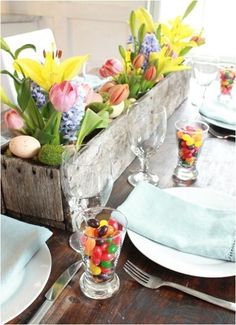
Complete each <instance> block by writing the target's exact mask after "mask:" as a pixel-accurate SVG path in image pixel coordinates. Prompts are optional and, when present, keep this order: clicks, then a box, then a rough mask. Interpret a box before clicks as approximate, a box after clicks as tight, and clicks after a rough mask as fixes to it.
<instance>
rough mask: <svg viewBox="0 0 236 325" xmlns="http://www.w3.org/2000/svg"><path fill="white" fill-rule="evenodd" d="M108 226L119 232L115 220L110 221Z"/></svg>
mask: <svg viewBox="0 0 236 325" xmlns="http://www.w3.org/2000/svg"><path fill="white" fill-rule="evenodd" d="M108 225H110V226H112V227H113V228H114V230H118V222H117V221H116V220H115V219H109V220H108Z"/></svg>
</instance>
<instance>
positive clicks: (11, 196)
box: [1, 155, 64, 222]
mask: <svg viewBox="0 0 236 325" xmlns="http://www.w3.org/2000/svg"><path fill="white" fill-rule="evenodd" d="M1 170H2V196H3V199H4V203H5V206H6V209H7V211H12V212H14V213H15V214H16V215H18V216H19V217H21V216H30V217H37V218H39V219H42V221H41V222H43V220H44V219H46V220H55V221H57V222H58V221H61V222H62V221H63V220H64V216H63V209H62V197H61V189H60V188H61V187H60V186H61V185H60V172H59V170H58V169H56V168H48V167H44V166H38V165H33V164H32V163H31V162H28V161H26V160H22V159H17V158H12V157H11V158H8V157H6V156H4V155H2V156H1Z"/></svg>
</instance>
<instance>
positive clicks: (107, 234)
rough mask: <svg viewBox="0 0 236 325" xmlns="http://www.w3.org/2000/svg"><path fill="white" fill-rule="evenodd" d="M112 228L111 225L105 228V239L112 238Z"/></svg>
mask: <svg viewBox="0 0 236 325" xmlns="http://www.w3.org/2000/svg"><path fill="white" fill-rule="evenodd" d="M114 231H115V230H114V228H113V227H112V226H111V225H108V226H107V232H106V237H108V236H112V234H113V233H114Z"/></svg>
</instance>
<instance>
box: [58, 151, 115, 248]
mask: <svg viewBox="0 0 236 325" xmlns="http://www.w3.org/2000/svg"><path fill="white" fill-rule="evenodd" d="M113 182H114V180H113V176H112V166H111V160H110V156H109V151H108V150H105V148H102V150H101V147H100V146H97V145H82V146H81V148H80V150H79V151H77V150H76V148H75V146H68V147H67V148H66V149H65V152H64V153H63V156H62V165H61V185H62V189H63V193H64V195H65V197H66V199H67V202H68V203H69V208H70V212H71V218H72V228H73V229H74V230H75V232H74V233H73V234H72V235H71V236H70V239H69V244H70V246H71V247H72V248H73V249H74V250H75V251H76V252H78V253H79V252H80V249H79V238H78V233H77V226H78V223H79V222H80V220H79V212H80V211H81V210H84V209H87V208H90V207H98V206H104V205H106V203H107V201H108V199H109V197H110V195H111V192H112V188H113Z"/></svg>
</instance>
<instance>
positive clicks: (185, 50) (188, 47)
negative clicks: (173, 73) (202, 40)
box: [179, 46, 192, 56]
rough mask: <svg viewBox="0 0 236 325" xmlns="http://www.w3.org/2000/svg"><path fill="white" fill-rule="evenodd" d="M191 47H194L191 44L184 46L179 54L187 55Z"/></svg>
mask: <svg viewBox="0 0 236 325" xmlns="http://www.w3.org/2000/svg"><path fill="white" fill-rule="evenodd" d="M191 49H192V47H191V46H186V47H184V48H183V49H182V50H181V51H180V52H179V56H185V54H187V53H188V52H189V51H190V50H191Z"/></svg>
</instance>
